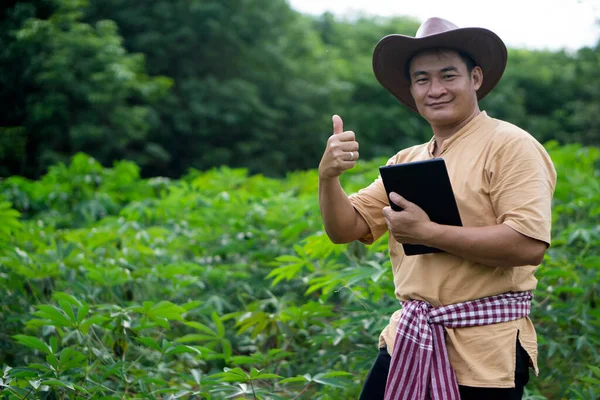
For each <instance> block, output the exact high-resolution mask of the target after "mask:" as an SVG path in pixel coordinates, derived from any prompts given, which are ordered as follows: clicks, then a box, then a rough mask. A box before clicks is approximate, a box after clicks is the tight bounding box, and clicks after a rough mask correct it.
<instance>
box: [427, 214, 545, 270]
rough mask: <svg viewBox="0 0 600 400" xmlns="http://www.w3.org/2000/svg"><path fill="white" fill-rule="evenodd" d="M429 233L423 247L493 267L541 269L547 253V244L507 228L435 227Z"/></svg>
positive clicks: (501, 225)
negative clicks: (526, 266)
mask: <svg viewBox="0 0 600 400" xmlns="http://www.w3.org/2000/svg"><path fill="white" fill-rule="evenodd" d="M432 224H433V223H432ZM430 232H431V233H430V235H428V238H427V239H426V243H424V244H426V245H428V246H432V247H436V248H438V249H441V250H444V251H446V252H448V253H451V254H454V255H457V256H459V257H462V258H465V259H467V260H470V261H474V262H477V263H480V264H484V265H490V266H494V267H518V266H522V265H538V264H540V263H541V261H542V259H543V257H544V252H545V250H546V244H545V243H543V242H540V241H538V240H535V239H532V238H529V237H527V236H524V235H522V234H520V233H519V232H517V231H515V230H514V229H512V228H511V227H510V226H508V225H506V224H499V225H494V226H486V227H460V226H449V225H438V224H433V225H432V226H431V229H430Z"/></svg>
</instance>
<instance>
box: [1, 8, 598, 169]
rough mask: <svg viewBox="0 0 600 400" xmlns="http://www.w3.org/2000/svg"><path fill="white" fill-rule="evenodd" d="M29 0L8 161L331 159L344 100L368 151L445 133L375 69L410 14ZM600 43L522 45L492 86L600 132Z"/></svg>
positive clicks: (16, 57) (537, 114)
mask: <svg viewBox="0 0 600 400" xmlns="http://www.w3.org/2000/svg"><path fill="white" fill-rule="evenodd" d="M131 4H132V3H131V2H130V1H127V0H26V1H10V2H9V5H7V6H5V7H4V8H2V9H0V16H2V18H0V48H2V51H1V52H0V62H1V63H2V65H3V66H5V67H3V69H2V73H1V74H0V88H2V89H1V90H0V106H2V109H3V110H4V112H3V113H2V114H0V160H1V162H0V176H10V175H13V174H18V175H21V176H27V177H30V178H39V177H40V176H42V175H44V174H45V173H46V172H47V170H48V168H49V167H50V166H51V165H55V164H56V163H58V162H66V160H68V159H69V157H71V156H72V155H74V154H76V153H77V152H85V153H87V154H90V155H92V156H94V157H95V158H96V159H97V160H98V161H99V162H100V163H101V164H102V165H105V166H106V165H110V164H111V163H112V162H113V161H114V160H119V159H128V160H131V161H134V162H135V163H136V164H137V165H139V166H140V168H141V171H142V175H143V176H167V177H180V176H182V175H183V174H185V173H187V172H188V171H189V170H190V169H191V168H194V169H199V170H206V169H209V168H212V167H218V166H224V165H227V166H229V167H243V168H245V169H247V170H249V171H250V172H251V173H261V174H264V175H266V176H279V177H281V176H284V175H285V174H286V173H287V172H290V171H295V170H300V169H310V168H314V167H316V165H318V162H319V159H320V156H321V154H322V151H323V145H324V143H325V141H326V139H327V137H328V136H329V135H330V133H331V128H330V127H331V115H332V114H334V113H336V114H340V115H341V116H342V117H343V118H344V121H345V123H346V125H345V128H346V129H348V130H353V131H355V132H356V133H357V138H358V140H359V142H360V143H361V155H362V157H363V159H371V158H373V157H379V156H382V155H386V156H388V157H389V156H390V155H391V154H394V153H395V152H396V151H397V150H398V149H400V148H404V147H408V146H410V145H414V144H417V143H422V142H423V141H425V140H427V139H429V138H430V137H431V131H430V128H429V126H428V125H427V123H426V122H425V121H424V120H423V119H422V118H421V117H419V116H418V115H417V114H415V113H412V112H410V111H408V110H407V109H406V108H404V107H402V106H401V105H400V104H399V103H398V101H397V100H396V99H395V98H394V97H393V96H392V95H391V94H389V93H388V92H387V91H386V90H385V89H384V88H383V87H381V85H379V83H378V82H377V81H376V79H375V77H374V76H373V72H372V60H371V56H372V51H373V48H374V46H375V44H376V43H377V41H378V40H379V39H380V38H382V37H383V36H385V35H387V34H390V33H403V34H409V35H413V34H414V33H415V32H416V30H417V27H418V25H419V22H418V21H416V20H414V19H411V18H406V17H390V18H381V17H366V16H360V15H359V16H356V17H353V18H352V19H339V18H338V19H336V18H334V17H333V16H332V15H331V14H324V15H322V16H318V17H313V16H306V15H302V14H300V13H298V12H295V11H294V10H292V9H291V8H290V6H289V4H288V3H287V2H286V1H285V0H244V1H242V0H155V1H151V2H137V3H135V7H133V6H132V5H131ZM599 50H600V47H599V46H596V47H594V48H583V49H580V50H579V51H577V52H575V53H567V52H564V51H558V52H548V51H526V50H518V49H511V50H510V52H509V53H510V56H509V63H508V69H507V71H506V74H505V76H504V77H503V79H502V80H501V82H500V83H499V85H498V87H497V88H496V89H495V90H494V92H492V93H491V94H490V96H489V97H488V98H486V99H485V100H484V101H483V102H482V107H483V108H484V109H486V110H487V111H488V112H489V114H490V115H491V116H494V117H499V118H502V119H506V120H508V121H510V122H513V123H516V124H518V125H519V126H521V127H522V128H524V129H526V130H528V131H529V132H530V133H531V134H532V135H534V136H536V137H537V138H538V139H539V140H540V141H542V142H546V141H549V140H557V141H559V142H560V143H581V144H583V145H596V144H597V143H598V140H599V139H600V120H599V113H598V112H597V110H598V109H600V97H599V96H600V95H599V93H600V88H599V87H598V82H599V80H598V79H597V71H598V69H599V68H600V51H599Z"/></svg>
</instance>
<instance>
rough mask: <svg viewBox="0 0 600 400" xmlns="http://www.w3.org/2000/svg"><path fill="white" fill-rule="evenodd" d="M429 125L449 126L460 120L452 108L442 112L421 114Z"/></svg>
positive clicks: (430, 111)
mask: <svg viewBox="0 0 600 400" xmlns="http://www.w3.org/2000/svg"><path fill="white" fill-rule="evenodd" d="M421 115H422V116H423V118H425V120H427V122H429V123H430V124H431V125H450V124H453V123H455V122H456V121H457V120H459V119H460V116H459V115H458V113H456V112H455V110H453V109H452V108H448V109H442V110H431V109H429V110H427V111H426V112H425V113H423V114H421Z"/></svg>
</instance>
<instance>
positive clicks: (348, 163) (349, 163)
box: [339, 161, 356, 171]
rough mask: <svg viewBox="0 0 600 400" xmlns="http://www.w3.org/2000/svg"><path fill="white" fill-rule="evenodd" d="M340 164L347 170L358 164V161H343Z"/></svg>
mask: <svg viewBox="0 0 600 400" xmlns="http://www.w3.org/2000/svg"><path fill="white" fill-rule="evenodd" d="M339 165H340V167H341V168H342V170H344V171H346V170H348V169H352V168H354V167H355V166H356V161H341V162H340V164H339Z"/></svg>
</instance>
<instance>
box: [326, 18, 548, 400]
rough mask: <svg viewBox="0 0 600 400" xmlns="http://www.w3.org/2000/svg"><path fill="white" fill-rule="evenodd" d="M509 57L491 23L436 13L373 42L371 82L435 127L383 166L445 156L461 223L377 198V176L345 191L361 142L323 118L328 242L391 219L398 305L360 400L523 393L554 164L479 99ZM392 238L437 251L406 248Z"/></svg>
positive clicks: (364, 233)
mask: <svg viewBox="0 0 600 400" xmlns="http://www.w3.org/2000/svg"><path fill="white" fill-rule="evenodd" d="M506 61H507V51H506V47H505V45H504V43H503V42H502V40H501V39H500V38H499V37H498V36H497V35H496V34H494V33H493V32H490V31H489V30H486V29H482V28H458V27H457V26H456V25H454V24H453V23H451V22H449V21H446V20H443V19H440V18H431V19H428V20H427V21H425V22H424V23H423V24H422V25H421V27H420V28H419V30H418V31H417V34H416V36H415V37H409V36H404V35H389V36H386V37H384V38H383V39H381V40H380V41H379V43H378V44H377V46H376V48H375V51H374V54H373V69H374V72H375V76H376V77H377V79H378V81H379V82H380V83H381V84H382V85H383V86H384V87H385V88H386V89H387V90H389V91H390V92H391V93H392V94H393V95H394V96H395V97H396V98H397V99H398V100H400V102H401V103H402V104H403V105H404V106H406V107H408V108H409V109H411V110H412V111H414V112H417V113H419V114H420V115H421V116H422V117H423V118H424V119H425V120H426V121H427V122H428V123H429V125H430V126H431V129H432V131H433V137H432V139H431V140H430V141H429V142H428V143H424V144H421V145H418V146H414V147H410V148H407V149H404V150H401V151H400V152H398V153H397V154H396V155H394V156H393V157H392V158H390V159H389V161H388V163H387V165H393V164H399V163H406V162H411V161H419V160H428V159H432V158H436V157H441V158H443V159H444V161H445V163H446V166H447V169H448V174H449V176H450V181H451V183H452V187H453V190H454V195H455V197H456V202H457V205H458V209H459V212H460V216H461V219H462V223H463V226H461V227H457V226H447V225H440V224H436V223H434V222H432V221H430V220H429V217H428V216H427V214H426V213H425V212H424V211H423V210H422V209H421V208H419V207H418V206H417V205H415V204H413V203H411V202H409V201H407V200H406V199H404V198H402V197H401V196H400V195H398V194H395V193H392V194H391V195H390V196H389V198H388V197H387V195H386V191H385V189H384V186H383V184H382V181H381V178H378V179H377V180H375V181H374V182H373V183H372V184H371V185H370V186H368V187H366V188H364V189H362V190H360V191H359V192H358V193H355V194H352V195H350V196H347V195H346V193H345V192H344V190H343V189H342V187H341V185H340V182H339V179H338V178H339V176H340V175H341V174H342V173H343V172H344V171H346V170H348V169H350V168H352V167H354V165H355V164H356V160H357V159H358V157H359V152H358V141H357V138H356V135H355V133H354V132H352V131H344V128H343V122H342V119H341V118H340V117H339V116H337V115H334V116H333V135H332V136H331V137H329V139H328V141H327V148H326V150H325V152H324V154H323V157H322V160H321V162H320V165H319V205H320V208H321V213H322V216H323V221H324V225H325V229H326V231H327V234H328V235H329V237H330V238H331V240H332V241H333V242H335V243H347V242H351V241H354V240H359V241H361V242H363V243H366V244H370V243H372V242H373V241H375V240H377V239H378V238H379V237H381V236H382V235H383V234H384V233H385V232H386V231H389V232H390V235H389V253H390V258H391V262H392V269H393V276H394V286H395V295H396V298H397V299H398V300H399V301H400V302H401V304H402V307H401V308H399V310H398V311H396V312H395V313H394V314H393V315H392V316H391V318H390V320H389V324H388V325H387V326H386V327H385V329H383V332H382V333H381V336H380V338H379V349H380V351H379V355H378V356H377V358H376V360H375V362H374V364H373V366H372V368H371V370H370V372H369V374H368V376H367V379H366V382H365V383H364V386H363V389H362V394H361V397H360V398H361V399H369V400H372V399H384V398H385V399H407V400H408V399H410V400H415V399H429V398H431V399H463V400H464V399H485V400H490V399H520V398H521V397H522V394H523V387H524V386H525V385H526V384H527V381H528V380H529V372H528V370H529V368H530V367H531V368H533V370H534V372H535V373H536V374H537V373H538V367H537V339H536V333H535V330H534V327H533V325H532V323H531V320H530V319H529V318H528V314H529V309H530V305H531V299H532V291H533V290H534V289H535V287H536V284H537V280H536V278H535V276H534V272H535V271H536V269H537V265H539V264H540V263H541V262H542V260H543V258H544V254H545V251H546V249H547V248H548V246H549V244H550V225H551V201H552V195H553V193H554V187H555V184H556V171H555V169H554V166H553V164H552V161H551V159H550V157H549V156H548V153H547V152H546V151H545V149H544V148H543V147H542V145H540V143H538V142H537V141H536V140H535V139H534V138H533V137H532V136H531V135H530V134H529V133H527V132H525V131H524V130H522V129H520V128H518V127H516V126H514V125H512V124H510V123H508V122H504V121H500V120H498V119H494V118H492V117H490V116H489V115H487V114H486V112H485V111H481V110H480V109H479V104H478V100H479V99H482V98H483V97H485V96H486V95H487V94H488V93H490V91H491V90H492V89H493V88H494V87H495V86H496V84H497V83H498V81H499V80H500V78H501V76H502V74H503V72H504V68H505V66H506ZM423 184H424V185H426V184H427V182H423ZM390 202H393V203H395V204H397V205H398V206H400V207H401V208H402V209H403V211H400V212H396V211H393V210H392V209H391V208H390V206H389V204H390ZM402 243H409V244H424V245H428V246H431V247H435V248H438V249H441V250H444V252H442V253H434V254H425V255H416V256H406V255H405V254H404V252H403V248H402V245H401V244H402ZM466 310H468V311H471V312H466Z"/></svg>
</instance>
